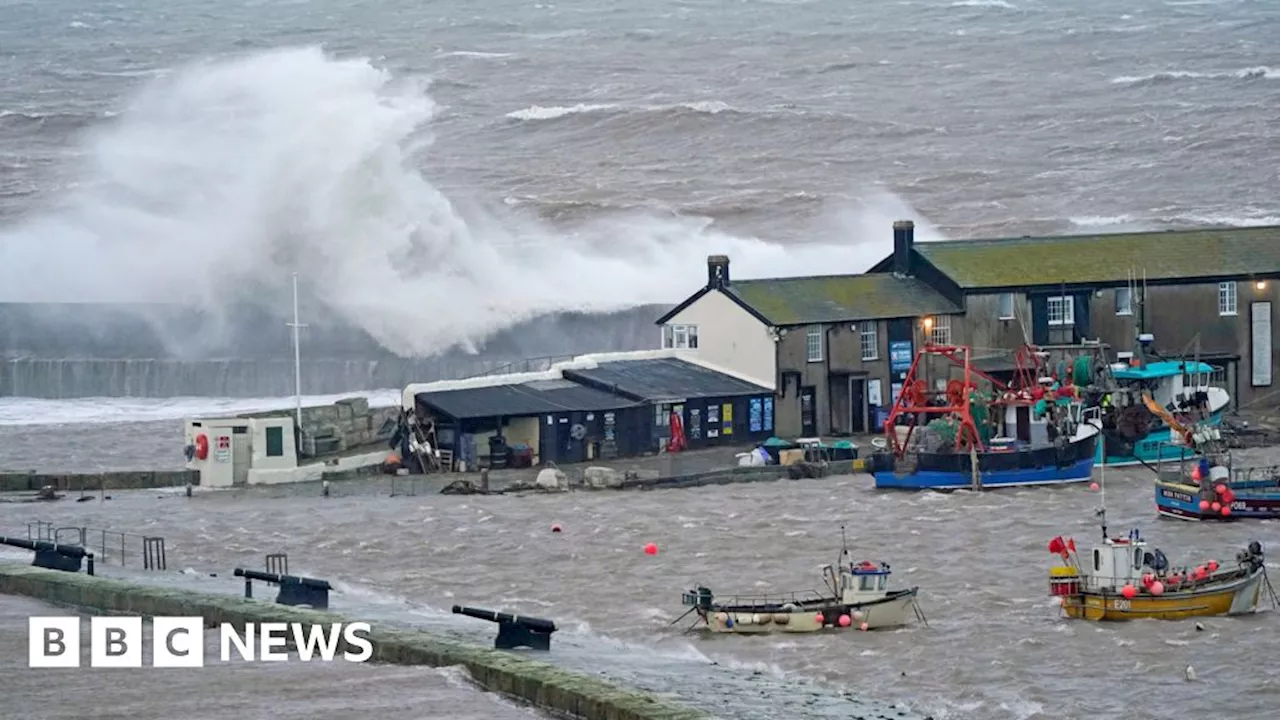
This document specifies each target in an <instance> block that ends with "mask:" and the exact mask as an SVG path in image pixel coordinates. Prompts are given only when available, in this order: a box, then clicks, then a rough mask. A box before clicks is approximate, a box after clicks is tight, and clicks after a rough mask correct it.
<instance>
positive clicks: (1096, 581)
mask: <svg viewBox="0 0 1280 720" xmlns="http://www.w3.org/2000/svg"><path fill="white" fill-rule="evenodd" d="M1146 547H1147V544H1146V542H1144V541H1142V540H1140V539H1135V538H1107V540H1106V542H1105V543H1103V544H1102V545H1095V546H1094V547H1093V550H1092V551H1090V554H1089V557H1086V558H1082V560H1083V562H1082V563H1081V565H1082V569H1083V570H1084V572H1083V575H1084V576H1085V578H1086V586H1087V587H1088V589H1090V590H1102V589H1113V588H1120V587H1123V586H1125V585H1137V584H1138V583H1139V582H1140V581H1141V579H1142V575H1143V572H1142V570H1143V568H1144V567H1145V566H1146V565H1147V558H1146V555H1147V552H1146Z"/></svg>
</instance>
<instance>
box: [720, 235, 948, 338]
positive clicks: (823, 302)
mask: <svg viewBox="0 0 1280 720" xmlns="http://www.w3.org/2000/svg"><path fill="white" fill-rule="evenodd" d="M917 247H919V246H917ZM726 290H727V292H730V293H732V294H733V295H735V296H736V297H737V298H738V299H740V300H741V301H742V302H744V303H745V304H747V305H748V306H750V307H751V308H752V309H754V310H755V311H756V312H758V313H759V314H760V315H762V316H764V317H765V318H768V322H769V323H771V324H773V325H808V324H811V323H812V324H817V323H833V322H849V321H854V320H881V319H888V318H905V317H921V316H924V315H939V314H941V315H947V314H955V313H960V312H962V310H961V309H960V307H959V306H957V305H956V304H955V303H953V302H951V301H950V300H947V299H946V298H945V297H943V296H942V295H941V294H939V293H938V291H937V290H934V289H933V288H932V287H930V286H929V285H927V284H925V283H924V282H921V281H920V280H918V279H916V278H900V277H895V276H893V275H891V274H888V273H884V274H871V275H829V276H825V277H822V276H819V277H802V278H775V279H770V280H734V281H733V283H732V284H731V285H729V287H728V288H726Z"/></svg>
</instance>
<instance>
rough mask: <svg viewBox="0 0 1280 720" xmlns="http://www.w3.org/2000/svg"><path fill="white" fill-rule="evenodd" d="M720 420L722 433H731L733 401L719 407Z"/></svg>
mask: <svg viewBox="0 0 1280 720" xmlns="http://www.w3.org/2000/svg"><path fill="white" fill-rule="evenodd" d="M720 418H721V422H722V423H723V424H724V434H725V435H732V434H733V403H725V404H724V405H723V406H721V408H720Z"/></svg>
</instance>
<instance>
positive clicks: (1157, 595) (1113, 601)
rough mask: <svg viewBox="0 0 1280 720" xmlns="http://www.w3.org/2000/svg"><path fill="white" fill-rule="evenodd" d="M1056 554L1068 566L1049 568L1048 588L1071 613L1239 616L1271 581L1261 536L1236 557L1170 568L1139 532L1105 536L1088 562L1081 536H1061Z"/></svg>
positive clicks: (1093, 616)
mask: <svg viewBox="0 0 1280 720" xmlns="http://www.w3.org/2000/svg"><path fill="white" fill-rule="evenodd" d="M1049 552H1051V553H1054V554H1055V555H1058V556H1059V557H1060V558H1061V560H1062V564H1060V565H1057V566H1054V567H1052V568H1050V570H1049V593H1050V594H1051V595H1054V596H1057V597H1059V598H1061V602H1062V610H1063V612H1064V613H1065V614H1066V616H1067V617H1069V618H1075V619H1079V618H1083V619H1085V620H1138V619H1143V618H1155V619H1161V620H1178V619H1182V618H1189V617H1208V616H1212V615H1240V614H1244V613H1251V612H1253V611H1254V610H1256V609H1257V607H1258V600H1259V597H1260V596H1261V594H1262V586H1263V584H1264V583H1265V582H1266V568H1265V566H1264V563H1263V553H1262V545H1261V544H1260V543H1259V542H1257V541H1256V540H1255V541H1253V542H1250V543H1249V546H1248V547H1247V548H1246V549H1244V550H1242V551H1240V552H1238V553H1237V554H1236V559H1235V562H1234V563H1228V564H1219V563H1218V561H1216V560H1209V561H1207V562H1204V563H1201V564H1198V565H1195V566H1194V567H1192V566H1187V567H1177V568H1174V567H1170V566H1169V563H1168V560H1167V559H1166V558H1165V555H1164V553H1162V552H1161V551H1160V550H1154V552H1148V551H1147V543H1146V541H1145V540H1144V539H1143V538H1142V537H1141V536H1140V535H1139V534H1138V531H1137V530H1133V531H1130V533H1129V536H1128V537H1123V538H1119V537H1115V538H1113V537H1105V536H1104V538H1103V542H1102V544H1100V545H1096V546H1094V547H1093V548H1092V550H1091V551H1090V552H1089V553H1088V554H1087V555H1086V556H1085V558H1084V559H1083V560H1081V558H1080V556H1079V555H1078V554H1077V553H1076V545H1075V540H1074V539H1071V538H1067V539H1064V538H1062V537H1061V536H1059V537H1055V538H1054V539H1053V540H1051V541H1050V542H1049Z"/></svg>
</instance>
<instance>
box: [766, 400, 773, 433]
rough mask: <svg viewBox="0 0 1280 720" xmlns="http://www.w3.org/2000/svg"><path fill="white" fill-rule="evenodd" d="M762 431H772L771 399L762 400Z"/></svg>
mask: <svg viewBox="0 0 1280 720" xmlns="http://www.w3.org/2000/svg"><path fill="white" fill-rule="evenodd" d="M764 429H765V431H766V432H768V431H769V430H772V429H773V398H771V397H767V398H765V399H764Z"/></svg>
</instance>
